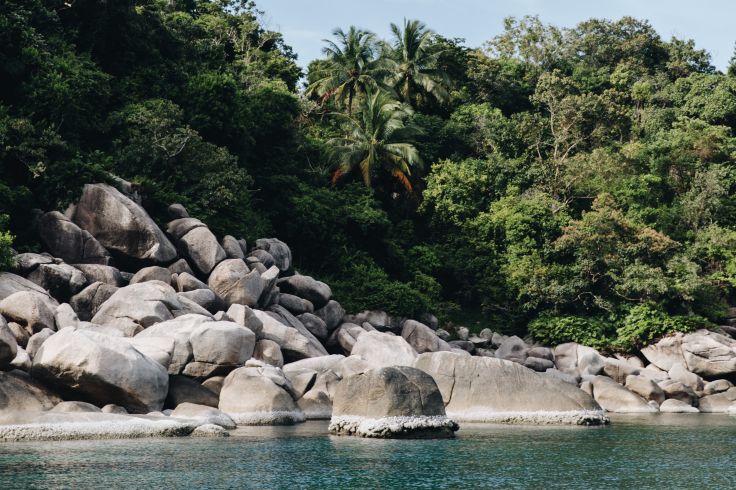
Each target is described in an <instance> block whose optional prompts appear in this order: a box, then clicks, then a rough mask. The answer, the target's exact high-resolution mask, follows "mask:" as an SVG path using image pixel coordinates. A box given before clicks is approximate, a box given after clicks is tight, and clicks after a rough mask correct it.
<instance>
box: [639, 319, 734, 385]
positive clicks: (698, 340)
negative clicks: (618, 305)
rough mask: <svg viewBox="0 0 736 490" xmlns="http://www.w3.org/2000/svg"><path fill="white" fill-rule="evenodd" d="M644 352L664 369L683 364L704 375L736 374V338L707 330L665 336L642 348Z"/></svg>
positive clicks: (656, 364)
mask: <svg viewBox="0 0 736 490" xmlns="http://www.w3.org/2000/svg"><path fill="white" fill-rule="evenodd" d="M641 353H642V354H643V355H644V357H646V358H647V360H649V362H651V363H652V364H654V365H655V366H657V367H658V368H660V369H663V370H665V371H669V370H670V369H672V366H674V365H676V364H681V365H683V366H685V367H686V368H687V370H688V371H690V372H692V373H695V374H697V375H699V376H702V377H705V378H715V377H719V376H726V375H730V374H733V373H736V340H734V339H731V338H729V337H726V336H725V335H720V334H717V333H715V332H710V331H708V330H698V331H697V332H693V333H689V334H682V333H677V334H674V335H671V336H669V337H665V338H663V339H661V340H660V341H659V342H657V343H656V344H651V345H649V346H647V347H645V348H643V349H642V350H641Z"/></svg>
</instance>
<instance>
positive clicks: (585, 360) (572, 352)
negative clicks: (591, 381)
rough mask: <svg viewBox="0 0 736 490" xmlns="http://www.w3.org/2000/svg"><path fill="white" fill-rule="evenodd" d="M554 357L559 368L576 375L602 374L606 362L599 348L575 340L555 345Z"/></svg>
mask: <svg viewBox="0 0 736 490" xmlns="http://www.w3.org/2000/svg"><path fill="white" fill-rule="evenodd" d="M554 357H555V366H556V367H557V369H559V370H560V371H562V372H563V373H566V374H569V375H571V376H576V377H580V376H595V375H597V374H600V372H601V371H603V367H604V364H605V360H604V358H603V356H601V355H600V353H599V352H598V351H597V350H595V349H593V348H591V347H587V346H585V345H581V344H577V343H575V342H568V343H566V344H560V345H558V346H557V347H555V348H554Z"/></svg>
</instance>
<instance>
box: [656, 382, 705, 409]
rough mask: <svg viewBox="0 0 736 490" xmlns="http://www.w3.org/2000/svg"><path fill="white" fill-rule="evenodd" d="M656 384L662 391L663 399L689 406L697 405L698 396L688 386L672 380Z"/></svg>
mask: <svg viewBox="0 0 736 490" xmlns="http://www.w3.org/2000/svg"><path fill="white" fill-rule="evenodd" d="M658 384H659V386H660V387H661V388H662V391H664V395H665V397H667V398H674V399H676V400H680V401H682V402H684V403H688V404H690V405H697V403H698V395H697V393H695V391H693V389H692V388H690V387H689V386H686V385H684V384H682V383H681V382H679V381H674V380H667V381H660V382H659V383H658Z"/></svg>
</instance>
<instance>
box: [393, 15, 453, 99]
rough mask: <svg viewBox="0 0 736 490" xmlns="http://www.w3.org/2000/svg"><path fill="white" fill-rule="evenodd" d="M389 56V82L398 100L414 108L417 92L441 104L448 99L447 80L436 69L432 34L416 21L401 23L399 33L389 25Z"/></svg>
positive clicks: (436, 57)
mask: <svg viewBox="0 0 736 490" xmlns="http://www.w3.org/2000/svg"><path fill="white" fill-rule="evenodd" d="M391 32H392V33H393V37H394V41H393V44H392V46H391V53H390V54H391V56H392V58H393V59H394V61H395V63H396V66H395V69H394V70H393V73H394V74H393V76H392V77H391V82H392V85H393V87H395V89H396V91H397V93H398V94H399V96H400V97H401V99H402V100H403V101H404V102H406V103H408V104H414V103H415V102H416V101H415V100H414V99H415V98H416V97H417V96H418V95H419V93H420V92H421V91H423V92H424V93H425V94H429V95H432V96H433V97H434V98H435V99H437V100H438V101H440V102H442V101H444V100H446V99H447V98H448V96H449V94H448V91H447V87H448V86H449V77H448V76H447V74H446V73H445V72H444V70H442V69H440V68H439V67H438V57H439V55H440V54H441V51H439V50H437V49H436V47H435V46H433V43H432V37H433V36H434V32H433V31H431V30H429V29H427V26H426V24H424V23H423V22H420V21H418V20H406V19H404V27H403V29H402V28H401V27H399V26H397V25H396V24H391Z"/></svg>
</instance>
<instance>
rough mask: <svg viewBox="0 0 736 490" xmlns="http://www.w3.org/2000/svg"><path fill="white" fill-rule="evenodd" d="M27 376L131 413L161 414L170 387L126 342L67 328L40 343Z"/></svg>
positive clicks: (160, 369) (151, 363) (163, 375)
mask: <svg viewBox="0 0 736 490" xmlns="http://www.w3.org/2000/svg"><path fill="white" fill-rule="evenodd" d="M32 374H33V377H34V378H36V379H39V380H41V381H42V382H44V383H46V384H48V385H49V386H52V387H56V388H57V389H58V390H59V391H61V392H64V393H68V394H69V395H71V396H72V397H79V398H78V399H82V400H87V401H89V402H91V403H94V404H96V405H105V404H107V403H115V404H117V405H120V406H123V407H125V408H126V409H127V410H128V411H129V412H132V413H146V412H149V411H151V410H161V408H162V407H163V403H164V399H165V398H166V393H167V391H168V387H169V377H168V375H167V373H166V370H165V369H164V368H163V367H162V366H161V365H160V364H159V363H157V362H156V361H154V360H152V359H150V358H148V357H146V356H144V355H143V354H141V353H140V352H138V351H137V350H136V349H135V348H134V347H132V346H131V344H130V343H129V342H128V341H126V340H125V339H120V338H115V337H110V336H108V335H102V334H98V333H94V332H91V331H89V330H73V329H71V328H65V329H62V330H61V331H59V332H57V333H56V334H54V335H52V336H51V337H49V338H48V339H47V340H46V341H45V342H44V343H43V345H42V346H41V348H40V349H39V351H38V352H37V353H36V357H35V358H34V360H33V368H32Z"/></svg>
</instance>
